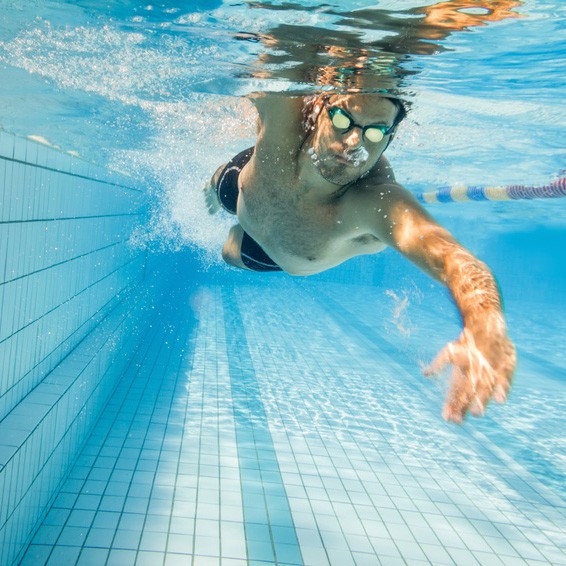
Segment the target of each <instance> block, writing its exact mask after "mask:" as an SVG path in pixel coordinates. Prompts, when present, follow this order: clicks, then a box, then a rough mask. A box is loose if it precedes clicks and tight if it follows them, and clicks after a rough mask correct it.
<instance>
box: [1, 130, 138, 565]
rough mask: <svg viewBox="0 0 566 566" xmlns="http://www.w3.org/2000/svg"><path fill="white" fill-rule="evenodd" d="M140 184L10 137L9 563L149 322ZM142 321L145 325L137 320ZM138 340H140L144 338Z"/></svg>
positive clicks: (4, 184)
mask: <svg viewBox="0 0 566 566" xmlns="http://www.w3.org/2000/svg"><path fill="white" fill-rule="evenodd" d="M128 183H131V180H124V178H122V177H120V176H119V175H117V174H114V173H110V172H106V171H103V170H101V169H99V168H96V167H95V166H93V165H90V164H88V163H86V162H84V161H82V160H80V159H78V158H74V157H72V156H70V155H67V154H64V153H61V152H59V151H57V150H55V149H53V148H49V147H46V146H43V145H40V144H37V143H35V142H32V141H29V140H24V139H21V138H18V137H15V136H13V135H11V134H8V133H6V132H3V131H0V309H1V310H0V496H1V498H2V499H1V501H2V503H1V505H0V548H1V550H0V563H2V564H4V563H6V564H9V563H10V562H11V561H12V560H13V559H14V557H15V556H17V554H18V552H19V551H20V550H21V548H22V546H23V545H24V544H25V543H26V542H27V540H28V537H29V536H30V534H31V533H32V532H33V530H34V528H35V525H36V524H37V521H38V520H39V519H40V518H41V517H42V515H43V514H44V512H45V509H46V507H47V506H48V505H49V504H50V501H51V500H52V497H53V496H54V493H55V492H56V490H57V489H58V487H59V484H60V482H61V480H62V479H63V478H64V477H65V475H66V473H68V469H69V466H70V465H71V464H72V462H73V460H74V458H75V457H76V455H77V453H78V450H79V449H80V448H81V446H82V444H83V442H84V440H85V438H86V435H87V434H88V432H89V430H90V428H91V427H92V425H93V424H94V422H95V420H96V417H97V416H98V414H99V412H100V410H101V408H102V406H103V405H104V403H105V401H106V399H107V397H108V395H109V393H110V392H111V391H112V389H113V387H114V386H115V383H116V380H117V378H118V377H119V375H120V371H121V367H122V363H123V362H124V357H123V356H121V355H120V351H119V349H117V348H118V347H119V346H120V345H121V344H122V343H123V341H124V339H125V338H126V336H127V334H128V332H129V333H132V329H131V328H130V329H129V330H128V329H127V328H126V326H127V324H126V321H127V322H129V323H130V324H132V323H134V321H136V320H138V321H140V323H141V321H142V320H143V318H144V316H145V313H144V312H143V310H141V309H139V308H136V307H138V306H139V305H140V295H139V292H138V290H137V286H138V284H139V283H140V282H141V281H142V279H143V276H144V265H145V254H144V253H141V252H139V251H134V250H131V249H130V248H129V247H128V245H127V240H128V234H129V232H130V231H131V229H132V227H133V226H134V223H135V222H136V221H139V216H140V214H141V213H142V212H143V203H144V195H143V193H142V192H141V191H140V190H137V189H133V188H130V187H129V186H128ZM136 317H137V318H136ZM134 334H135V332H134Z"/></svg>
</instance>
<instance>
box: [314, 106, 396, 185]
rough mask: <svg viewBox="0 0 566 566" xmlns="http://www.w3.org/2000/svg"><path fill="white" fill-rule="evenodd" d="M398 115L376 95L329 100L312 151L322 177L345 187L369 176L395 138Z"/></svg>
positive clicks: (320, 117)
mask: <svg viewBox="0 0 566 566" xmlns="http://www.w3.org/2000/svg"><path fill="white" fill-rule="evenodd" d="M397 112H398V109H397V107H396V106H395V104H394V103H393V102H391V101H390V100H388V99H387V98H381V97H376V96H375V95H346V96H331V97H329V98H328V99H327V101H326V105H325V108H323V109H322V111H321V113H320V116H319V117H318V121H317V127H316V130H315V132H314V134H313V137H312V142H311V149H310V153H311V159H313V162H314V163H315V165H316V167H317V169H318V171H319V173H320V175H321V176H322V177H324V178H325V179H326V180H327V181H330V182H331V183H334V184H337V185H345V184H347V183H351V182H352V181H355V180H356V179H359V178H360V177H362V176H363V175H365V174H366V173H368V172H369V171H370V169H371V168H372V167H374V166H375V164H376V163H377V161H378V159H379V158H380V156H381V154H382V153H383V152H384V150H385V148H386V147H387V144H388V142H389V140H390V138H391V136H392V135H393V128H392V126H393V124H394V123H395V117H396V116H397Z"/></svg>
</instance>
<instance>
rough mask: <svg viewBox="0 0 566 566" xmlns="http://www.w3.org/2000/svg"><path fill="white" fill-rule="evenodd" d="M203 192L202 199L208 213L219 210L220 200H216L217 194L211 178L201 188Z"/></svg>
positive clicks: (214, 212)
mask: <svg viewBox="0 0 566 566" xmlns="http://www.w3.org/2000/svg"><path fill="white" fill-rule="evenodd" d="M202 190H203V192H204V201H205V203H206V208H207V209H208V213H209V214H216V213H217V212H218V211H219V210H220V201H219V200H218V195H217V194H216V188H215V186H214V184H213V180H212V179H211V180H210V181H209V182H208V183H206V185H205V186H204V187H203V188H202Z"/></svg>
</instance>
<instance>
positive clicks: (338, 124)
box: [326, 102, 395, 143]
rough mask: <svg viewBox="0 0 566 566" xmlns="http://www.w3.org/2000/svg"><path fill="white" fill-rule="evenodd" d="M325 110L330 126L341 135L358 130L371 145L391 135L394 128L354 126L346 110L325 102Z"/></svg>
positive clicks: (377, 125)
mask: <svg viewBox="0 0 566 566" xmlns="http://www.w3.org/2000/svg"><path fill="white" fill-rule="evenodd" d="M326 110H328V115H329V116H330V121H331V122H332V125H333V126H334V127H335V128H336V129H337V130H338V131H339V132H341V133H343V134H345V133H346V132H349V131H350V130H351V129H352V128H360V129H361V130H362V134H363V136H364V137H365V138H366V139H367V140H369V141H370V142H372V143H378V142H380V141H381V140H382V139H383V138H384V137H385V136H387V135H389V134H391V133H393V130H394V129H395V126H394V125H393V126H382V125H380V124H370V125H369V126H360V124H356V123H355V122H354V119H353V118H352V116H350V114H348V112H346V110H344V109H342V108H340V107H338V106H330V105H329V104H328V102H326Z"/></svg>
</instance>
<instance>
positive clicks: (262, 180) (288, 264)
mask: <svg viewBox="0 0 566 566" xmlns="http://www.w3.org/2000/svg"><path fill="white" fill-rule="evenodd" d="M254 165H255V166H254ZM346 190H355V189H352V188H349V189H346ZM345 192H346V191H338V192H337V195H335V196H331V197H328V196H320V195H318V194H317V193H316V191H312V190H309V189H308V188H305V186H303V185H302V184H301V183H300V182H298V181H296V180H295V179H294V177H293V176H292V175H290V174H288V172H286V171H285V170H284V169H281V174H277V173H276V172H274V170H273V168H271V169H269V170H262V169H261V167H258V166H257V163H256V164H254V163H253V162H250V164H249V165H247V166H246V167H245V168H244V170H243V171H242V173H241V175H240V193H239V199H238V219H239V221H240V224H241V226H242V228H243V229H244V230H245V231H246V232H247V233H248V234H250V236H252V238H254V239H255V240H256V241H257V242H258V243H259V244H260V245H261V246H262V248H263V249H264V250H265V251H266V253H267V254H268V255H269V256H270V257H271V258H272V259H273V260H274V261H275V262H276V263H277V264H278V265H280V266H281V267H282V268H283V269H284V270H285V271H287V272H288V273H291V274H295V275H310V274H314V273H318V272H321V271H324V270H326V269H329V268H330V267H334V266H336V265H339V264H340V263H342V262H344V261H346V260H347V259H349V258H351V257H353V256H356V255H362V254H371V253H377V252H379V251H382V250H383V249H384V248H385V245H384V244H383V243H382V242H381V241H380V240H379V239H378V238H377V237H375V236H374V235H373V234H371V233H369V231H368V230H364V228H363V227H361V226H356V222H355V217H356V214H355V211H353V210H351V207H350V206H349V201H348V199H345V198H344V196H345Z"/></svg>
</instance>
